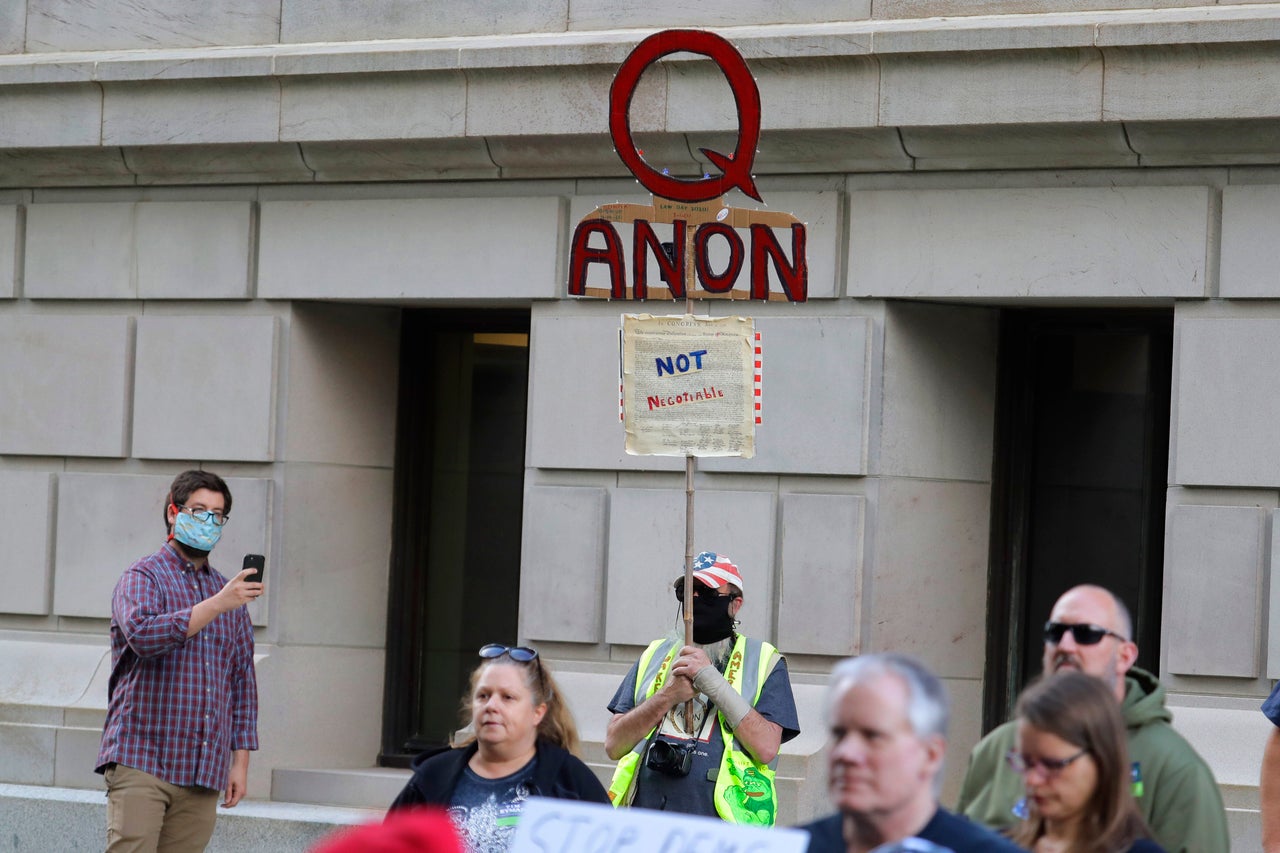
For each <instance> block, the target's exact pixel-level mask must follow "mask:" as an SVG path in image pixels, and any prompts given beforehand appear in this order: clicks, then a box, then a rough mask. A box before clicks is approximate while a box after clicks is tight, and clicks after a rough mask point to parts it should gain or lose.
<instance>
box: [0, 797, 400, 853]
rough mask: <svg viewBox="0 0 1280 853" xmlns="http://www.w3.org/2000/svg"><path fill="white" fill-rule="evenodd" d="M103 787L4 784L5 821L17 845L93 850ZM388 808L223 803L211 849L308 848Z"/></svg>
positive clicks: (0, 808) (213, 852) (1, 813)
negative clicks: (233, 804)
mask: <svg viewBox="0 0 1280 853" xmlns="http://www.w3.org/2000/svg"><path fill="white" fill-rule="evenodd" d="M106 810H107V798H106V793H105V791H103V790H98V791H83V790H76V789H72V788H53V787H42V786H37V785H6V784H0V826H3V827H4V829H5V842H6V844H11V845H12V847H6V849H13V850H80V849H85V850H93V849H97V848H101V846H102V843H103V837H104V835H105V830H106V821H107V816H106ZM383 814H384V810H382V809H377V810H370V809H352V808H334V807H325V806H313V805H306V804H299V803H275V802H262V801H258V800H245V801H244V802H242V803H240V805H238V806H236V807H235V808H234V809H222V808H219V809H218V823H217V828H216V829H215V830H214V833H213V840H212V841H211V842H210V844H209V847H208V848H207V849H208V851H210V853H231V851H237V853H242V851H246V850H306V849H308V848H309V847H310V846H311V845H312V844H314V843H315V842H316V841H317V840H319V839H320V838H323V837H325V836H327V835H329V834H330V833H332V832H334V831H336V830H339V829H341V828H342V827H345V826H353V825H356V824H361V823H366V822H369V821H375V820H381V819H382V816H383Z"/></svg>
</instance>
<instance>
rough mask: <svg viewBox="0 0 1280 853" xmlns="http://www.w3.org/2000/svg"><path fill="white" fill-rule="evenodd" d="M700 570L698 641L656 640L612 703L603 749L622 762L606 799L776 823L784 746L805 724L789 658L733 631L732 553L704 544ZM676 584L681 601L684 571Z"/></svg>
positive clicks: (736, 597)
mask: <svg viewBox="0 0 1280 853" xmlns="http://www.w3.org/2000/svg"><path fill="white" fill-rule="evenodd" d="M694 570H695V571H694V573H693V578H694V583H693V596H694V598H693V641H694V644H693V645H692V646H685V645H684V643H683V634H680V635H679V637H678V638H677V635H675V634H674V633H673V635H672V636H670V637H667V638H664V639H659V640H655V641H653V642H652V643H650V644H649V647H648V648H647V649H645V652H644V654H643V655H641V656H640V659H639V660H638V661H636V663H635V665H633V666H632V667H631V670H630V672H628V673H627V677H626V678H625V679H623V681H622V685H621V686H620V687H619V688H618V692H617V693H615V694H614V696H613V699H612V700H611V701H610V702H609V710H610V711H611V712H613V715H614V716H613V719H611V720H610V721H609V727H608V730H607V731H606V733H605V739H604V744H605V751H606V752H607V753H608V754H609V757H610V758H612V759H614V760H615V761H617V762H618V766H617V768H616V769H615V771H614V774H613V782H612V784H611V785H610V786H609V799H610V800H611V801H612V802H613V804H614V805H615V806H625V805H630V806H636V807H639V808H650V809H659V810H667V811H673V812H681V813H684V814H695V815H706V816H709V817H720V818H723V819H724V820H727V821H730V822H732V823H743V824H752V825H757V826H772V825H773V823H774V822H775V820H776V816H777V793H776V792H775V790H774V769H775V767H776V766H777V758H778V750H779V748H780V747H781V745H782V744H783V743H785V742H786V741H788V740H790V739H791V738H793V737H795V736H796V735H798V734H799V733H800V722H799V720H798V719H797V716H796V703H795V698H794V697H793V696H792V694H791V679H790V677H789V676H788V674H787V662H786V659H785V658H783V657H782V655H781V654H780V653H779V652H778V650H777V649H776V648H774V647H773V646H771V645H770V644H768V643H766V642H763V641H761V640H756V639H750V638H747V637H745V636H742V635H741V634H738V633H736V631H735V629H736V628H737V626H738V622H737V619H736V618H735V617H736V616H737V615H738V611H739V610H741V608H742V603H743V597H742V590H743V586H742V573H741V572H740V571H739V570H738V567H737V566H736V565H734V564H733V562H732V561H731V560H730V559H729V558H728V557H726V556H724V555H723V554H716V553H713V552H711V551H703V552H702V553H701V554H699V555H698V556H697V558H696V559H695V560H694ZM674 586H675V594H676V599H677V601H680V602H681V604H683V600H684V577H683V576H681V577H680V578H677V580H676V582H675V585H674ZM691 699H692V700H693V720H692V722H693V726H692V728H691V729H690V728H687V727H686V720H685V705H686V702H688V701H689V700H691Z"/></svg>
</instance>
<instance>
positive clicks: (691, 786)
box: [609, 657, 800, 817]
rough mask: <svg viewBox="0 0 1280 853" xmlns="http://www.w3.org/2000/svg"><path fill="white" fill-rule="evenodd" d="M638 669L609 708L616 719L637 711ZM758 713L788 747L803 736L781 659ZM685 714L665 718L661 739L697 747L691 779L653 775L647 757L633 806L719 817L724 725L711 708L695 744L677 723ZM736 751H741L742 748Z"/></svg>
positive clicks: (639, 773)
mask: <svg viewBox="0 0 1280 853" xmlns="http://www.w3.org/2000/svg"><path fill="white" fill-rule="evenodd" d="M639 666H640V662H639V661H636V663H635V664H633V665H632V667H631V670H630V671H629V672H628V673H627V677H626V678H625V679H623V681H622V685H621V686H620V687H619V688H618V692H617V693H615V694H613V699H612V700H610V702H609V710H610V711H612V712H613V713H615V714H625V713H626V712H627V711H630V710H631V709H632V708H634V707H635V705H636V702H635V695H636V678H637V675H636V671H637V669H638V668H639ZM698 699H699V700H701V702H702V703H705V702H706V697H705V696H701V695H700V696H699V697H698ZM703 707H704V706H700V707H699V709H698V710H699V714H698V717H699V718H701V717H702V715H703V713H704V712H703ZM755 709H756V710H757V711H759V712H760V715H761V716H762V717H764V718H765V719H766V720H769V721H770V722H774V723H777V724H778V725H780V726H782V741H783V743H786V742H787V741H789V740H791V739H792V738H793V737H795V736H796V735H798V734H799V733H800V720H799V719H798V717H797V714H796V701H795V697H793V696H792V695H791V677H790V676H789V675H788V674H787V662H786V660H785V659H784V658H781V657H780V658H779V659H778V663H777V665H776V666H775V667H774V668H773V671H772V672H771V673H769V677H768V678H767V679H765V682H764V689H762V690H761V691H760V701H759V702H757V703H756V704H755ZM683 710H684V706H683V705H680V706H678V707H677V708H676V709H675V713H674V714H672V713H668V714H667V716H666V717H664V718H663V721H662V728H661V729H660V730H659V731H658V737H661V738H662V739H664V740H668V741H672V742H679V743H690V742H692V743H693V744H694V751H693V764H692V767H691V768H690V770H689V775H688V776H685V777H676V776H669V775H667V774H665V773H662V772H660V771H657V770H651V769H649V766H648V761H647V760H646V758H647V756H642V757H641V759H640V767H639V769H638V770H637V771H636V775H637V778H636V793H635V798H634V799H633V800H632V801H631V805H632V806H635V807H638V808H642V809H658V810H659V811H663V810H665V811H672V812H681V813H683V814H695V815H706V816H707V817H719V814H718V813H717V812H716V804H715V788H716V782H715V778H716V775H717V774H718V773H719V772H720V759H721V756H723V754H724V738H723V737H722V736H721V734H720V721H719V720H718V719H717V718H716V716H715V706H711V707H710V710H709V716H708V718H707V719H706V721H705V724H703V722H702V720H701V719H695V721H694V726H693V731H694V732H695V734H696V737H692V738H691V737H690V736H689V734H688V733H686V732H685V731H683V728H684V727H683V725H681V723H680V720H679V719H678V718H679V717H680V716H682V714H683ZM673 717H676V718H677V719H673ZM737 748H739V749H741V744H738V745H737Z"/></svg>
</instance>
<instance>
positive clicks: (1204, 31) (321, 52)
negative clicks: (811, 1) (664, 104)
mask: <svg viewBox="0 0 1280 853" xmlns="http://www.w3.org/2000/svg"><path fill="white" fill-rule="evenodd" d="M715 30H716V31H717V32H718V33H720V34H722V35H724V36H725V37H726V38H728V39H730V40H731V41H733V42H734V44H735V45H736V46H737V47H738V48H739V50H741V51H742V53H743V55H744V56H745V57H746V58H747V59H748V60H753V59H755V60H761V59H794V58H813V57H839V56H863V55H868V54H870V55H893V54H902V53H934V52H943V53H961V52H969V51H985V50H997V51H1006V50H1048V49H1059V48H1065V47H1151V46H1159V45H1175V44H1230V43H1242V42H1273V41H1276V40H1280V4H1278V3H1266V4H1249V5H1240V6H1203V7H1195V8H1177V9H1160V10H1150V9H1137V10H1109V11H1085V12H1050V13H1037V14H1015V15H980V16H972V17H959V18H956V17H935V18H924V19H897V20H869V21H868V20H864V21H853V22H839V23H826V24H774V25H767V26H745V27H716V28H715ZM651 32H653V30H652V29H634V30H599V31H589V32H557V33H531V34H521V35H510V36H508V35H504V36H460V37H448V38H431V39H387V40H375V41H358V42H342V43H336V42H317V43H305V44H270V45H253V46H237V47H193V48H164V49H152V50H142V49H137V50H107V51H75V52H58V53H36V54H31V53H26V54H7V55H2V56H0V86H4V85H27V84H35V83H68V82H74V81H79V82H86V81H116V82H119V81H129V80H136V81H148V82H149V81H155V80H190V79H198V78H227V77H288V76H297V75H317V74H318V75H329V74H360V73H371V72H384V73H397V72H404V71H415V72H420V71H434V70H446V69H481V68H489V69H499V68H537V67H557V66H558V67H564V66H600V65H604V66H615V65H617V64H618V63H620V62H621V61H622V60H623V58H624V57H625V56H626V55H627V54H628V53H629V52H630V51H631V49H632V48H633V47H634V46H635V45H636V43H637V42H639V41H640V39H642V38H643V37H644V36H646V35H648V34H649V33H651ZM688 58H689V55H685V59H688ZM674 61H677V62H679V61H684V60H682V59H679V58H677V59H675V60H674Z"/></svg>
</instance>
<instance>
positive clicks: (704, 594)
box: [675, 578, 738, 604]
mask: <svg viewBox="0 0 1280 853" xmlns="http://www.w3.org/2000/svg"><path fill="white" fill-rule="evenodd" d="M675 590H676V601H678V602H680V603H681V604H684V578H676V582H675ZM693 597H694V598H702V599H708V598H737V597H738V594H737V593H736V592H725V593H720V592H717V591H716V590H713V589H712V588H711V587H709V586H707V585H706V584H704V583H703V582H702V581H698V580H695V581H694V582H693Z"/></svg>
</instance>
